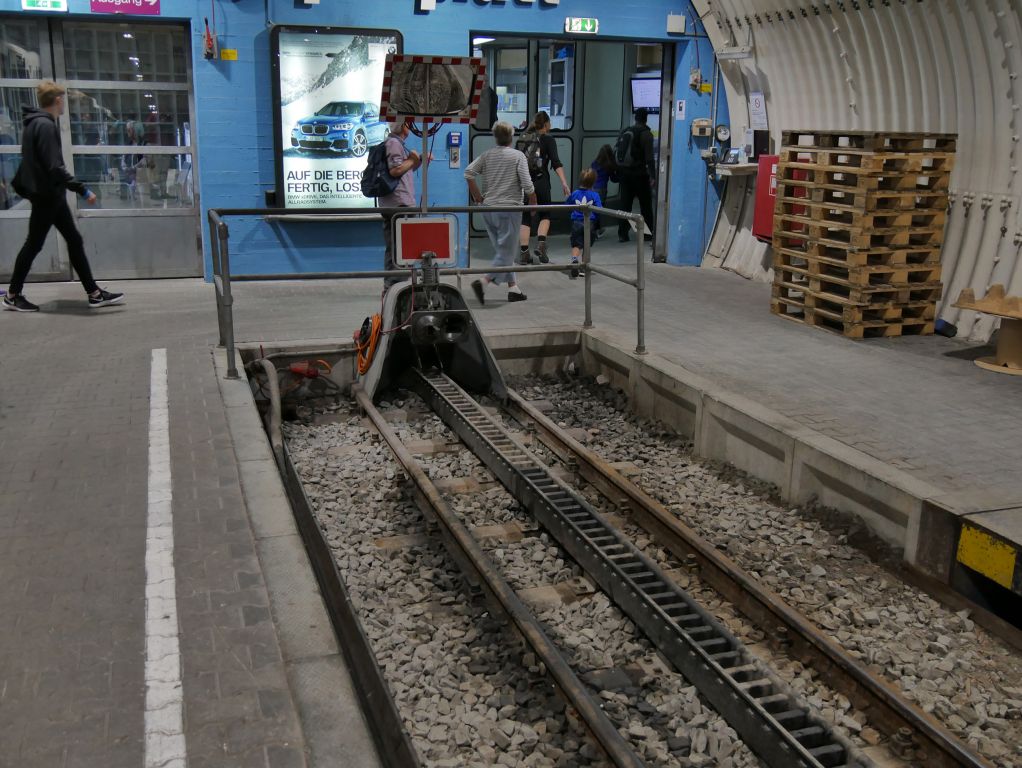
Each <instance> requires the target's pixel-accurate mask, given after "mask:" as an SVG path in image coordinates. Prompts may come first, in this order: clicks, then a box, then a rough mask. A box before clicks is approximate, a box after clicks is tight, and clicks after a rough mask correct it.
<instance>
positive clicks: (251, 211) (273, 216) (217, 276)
mask: <svg viewBox="0 0 1022 768" xmlns="http://www.w3.org/2000/svg"><path fill="white" fill-rule="evenodd" d="M410 210H411V209H409V208H360V209H358V211H357V212H355V211H353V212H352V213H351V214H343V213H340V214H339V213H335V212H333V213H323V211H322V210H320V209H318V208H210V209H209V210H208V212H207V214H206V218H207V221H208V223H209V247H210V253H211V255H212V260H213V286H214V294H215V296H216V308H217V325H218V326H219V332H220V346H222V347H224V349H225V351H226V353H227V378H229V379H236V378H238V366H237V350H236V344H235V340H234V293H233V290H232V284H233V283H235V282H257V281H276V280H363V279H367V278H377V279H378V278H387V277H406V276H407V275H408V270H373V271H363V272H307V273H290V274H246V275H232V274H231V258H230V247H229V245H228V243H229V240H230V229H229V228H228V226H227V222H226V221H224V219H225V218H226V217H230V216H261V217H263V218H264V220H269V221H287V220H288V219H291V220H292V221H294V220H301V221H305V222H316V221H323V222H324V223H327V222H337V221H344V220H352V221H357V220H359V219H361V220H363V221H364V220H365V217H366V216H367V215H370V214H380V215H382V216H384V217H386V216H393V215H397V214H407V213H409V211H410ZM525 211H550V212H555V211H582V212H583V213H584V214H586V215H584V216H583V227H584V234H583V238H582V240H583V242H582V261H581V262H580V263H579V264H577V265H574V264H538V265H535V266H510V267H472V266H469V267H455V268H450V269H441V270H440V275H442V276H455V277H457V278H458V281H459V284H460V280H461V276H462V275H483V274H493V273H505V272H522V273H528V272H569V271H571V270H572V269H580V270H581V271H582V273H583V275H584V277H585V320H584V322H583V326H582V327H583V328H591V327H592V326H593V292H592V276H593V274H598V275H603V276H604V277H609V278H611V279H612V280H617V281H618V282H621V283H624V284H625V285H630V286H632V287H633V288H635V292H636V315H637V319H636V345H635V352H636V353H637V354H640V355H644V354H646V303H645V302H646V297H645V291H646V269H645V261H644V259H643V256H644V253H643V245H644V238H643V237H642V234H641V233H642V232H643V231H644V226H643V225H644V220H643V218H642V215H641V214H638V213H625V212H624V211H615V210H612V209H610V208H600V207H597V206H592V205H563V204H561V205H478V206H464V205H463V206H446V207H436V208H433V207H431V208H430V209H429V212H430V213H468V214H472V213H504V212H508V213H514V212H525ZM589 213H598V214H600V215H601V216H607V217H608V218H612V219H623V220H625V221H632V222H634V223H635V224H636V229H637V230H638V232H639V236H638V237H637V238H636V248H635V269H636V276H635V277H634V278H633V277H629V276H627V275H622V274H619V273H617V272H614V271H613V270H610V269H607V268H605V267H600V266H597V265H594V264H592V263H591V262H590V256H591V252H590V244H589V240H590V234H591V231H592V222H591V221H590V217H589V215H588V214H589ZM292 217H295V218H292ZM297 217H300V219H299V218H297Z"/></svg>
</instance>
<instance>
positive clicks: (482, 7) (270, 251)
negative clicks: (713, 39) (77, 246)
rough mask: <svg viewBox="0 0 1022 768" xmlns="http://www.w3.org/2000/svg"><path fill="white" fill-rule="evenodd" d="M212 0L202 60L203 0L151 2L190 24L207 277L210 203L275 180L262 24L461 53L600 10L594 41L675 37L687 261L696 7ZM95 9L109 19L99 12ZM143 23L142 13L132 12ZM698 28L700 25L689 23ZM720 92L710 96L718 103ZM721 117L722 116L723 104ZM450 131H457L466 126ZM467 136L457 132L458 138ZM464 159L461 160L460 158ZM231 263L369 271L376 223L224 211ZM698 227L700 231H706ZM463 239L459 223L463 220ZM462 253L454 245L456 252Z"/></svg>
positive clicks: (695, 243)
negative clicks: (494, 37) (208, 47)
mask: <svg viewBox="0 0 1022 768" xmlns="http://www.w3.org/2000/svg"><path fill="white" fill-rule="evenodd" d="M214 2H215V4H216V22H217V24H216V25H217V32H218V34H219V43H220V47H221V48H231V49H235V50H237V52H238V60H237V61H220V60H217V61H206V60H205V59H203V58H202V31H203V17H204V16H207V15H208V14H209V11H210V5H209V3H208V2H205V1H202V2H197V1H196V0H161V13H162V18H163V19H179V20H180V19H185V20H188V21H189V22H190V24H191V31H192V58H193V70H194V83H195V96H196V111H197V114H196V123H197V145H198V169H199V175H198V181H199V195H200V201H201V205H202V232H203V240H204V248H205V251H206V273H207V276H208V274H209V245H208V242H206V240H207V238H208V229H207V226H206V218H205V212H206V210H207V209H208V208H209V207H216V208H252V207H263V205H264V198H263V193H264V191H265V190H268V189H272V188H273V187H274V183H275V182H274V158H273V131H274V109H273V104H272V95H271V94H272V91H271V86H270V33H269V26H270V25H272V24H292V25H309V26H315V25H320V26H335V27H370V28H380V29H397V30H399V31H400V32H401V33H402V35H403V37H404V50H405V52H409V53H412V52H414V53H423V54H446V55H458V54H460V55H464V54H467V53H469V50H468V46H469V43H468V40H469V33H470V32H515V33H530V34H536V35H546V36H550V35H558V34H561V33H563V29H564V19H565V17H566V16H572V15H575V16H595V17H598V18H599V19H600V25H601V34H600V38H602V39H608V38H618V39H624V40H647V41H663V42H675V43H677V49H678V50H677V53H678V55H677V69H678V73H679V74H678V77H677V78H676V82H677V83H678V93H677V94H676V96H675V98H676V99H685V100H686V102H687V110H686V112H687V114H686V120H685V121H684V122H682V121H677V123H676V126H675V128H676V133H675V149H674V156H673V162H672V172H671V178H670V181H669V183H670V184H671V199H672V205H671V210H670V211H669V217H670V218H669V233H670V238H669V259H668V260H669V261H670V262H671V263H675V264H698V263H699V258H700V256H701V243H702V239H703V233H702V230H703V224H704V223H703V222H701V221H700V219H701V218H702V211H703V195H704V189H705V184H704V182H705V176H706V174H705V164H704V163H703V161H702V160H701V159H700V157H699V150H700V149H701V148H702V145H699V144H697V143H695V142H693V143H691V145H690V143H689V141H688V136H689V128H688V122H689V121H690V120H691V119H692V118H694V117H709V116H710V105H711V99H712V97H711V96H709V95H698V94H696V93H695V92H694V91H692V90H691V89H689V88H688V71H689V68H690V67H691V66H694V65H695V64H694V63H695V60H696V49H697V47H698V58H699V63H700V65H701V69H702V73H703V77H704V78H707V79H708V78H710V77H711V75H712V71H713V52H712V49H711V47H710V46H709V44H708V43H707V41H706V40H705V38H692V37H685V38H682V37H679V36H669V35H667V34H666V31H665V30H666V21H667V15H668V13H669V12H671V13H678V12H681V11H682V8H684V9H685V13H686V14H687V15H688V16H689V19H690V23H689V31H690V33H691V32H692V30H693V24H692V21H693V20H695V19H696V15H695V14H694V12H692V10H691V8H690V6H689V4H688V3H687V2H683V0H642V2H633V3H623V2H621V0H561V3H560V5H558V6H545V5H540V4H539V2H540V0H535V2H533V3H530V4H525V5H522V4H520V3H519V2H517V0H507V2H503V3H501V2H497V1H496V0H494V2H484V1H483V0H439V2H438V4H437V8H436V10H434V11H431V12H428V13H422V12H419V11H417V6H418V2H417V0H370V1H367V2H353V1H352V0H323V2H321V3H320V4H319V5H314V6H303V5H299V4H298V3H297V2H296V0H267V2H266V3H265V4H264V2H261V1H260V0H238V1H237V2H225V1H224V0H214ZM19 9H20V2H19V1H18V0H0V12H12V11H13V12H19V13H20V12H21V11H20V10H19ZM69 10H70V14H71V15H72V16H80V15H86V16H87V15H89V3H88V0H69ZM102 18H111V17H109V16H105V17H102ZM136 18H137V19H138V20H139V21H143V20H144V17H136ZM698 30H699V31H700V32H702V30H701V28H698ZM724 101H725V100H724V99H723V98H722V99H721V106H722V107H723V104H724ZM724 109H725V114H724V115H723V116H726V108H724ZM461 130H464V131H466V132H467V128H466V127H462V128H461ZM446 133H447V131H441V132H440V134H439V135H438V136H437V138H436V144H435V146H436V150H435V152H436V154H437V156H438V159H440V160H441V162H438V163H436V164H435V166H434V167H433V169H431V172H430V195H429V197H430V202H431V203H432V204H448V205H463V204H465V203H466V201H467V194H466V191H465V183H464V180H463V176H462V171H460V170H451V169H449V168H447V165H446V163H445V162H442V160H443V155H444V153H445V151H446V149H445V146H446ZM465 138H467V135H466V137H465ZM464 164H465V163H464V161H463V165H464ZM709 193H710V194H709V198H708V199H707V201H706V202H707V204H706V210H707V217H706V220H707V221H709V224H710V226H712V221H713V217H714V216H715V215H716V210H717V207H718V204H719V195H718V191H717V190H716V189H714V188H712V187H711V188H710V189H709ZM230 228H231V251H232V267H233V269H234V271H235V272H238V273H241V272H262V273H268V272H302V271H334V270H356V269H377V268H380V267H381V266H382V260H383V249H382V244H381V241H380V235H379V224H378V223H346V224H338V225H317V224H267V223H265V222H263V221H262V220H261V219H260V218H258V217H253V218H252V219H237V220H231V222H230ZM707 236H708V230H707ZM462 239H463V245H465V244H466V240H467V227H465V226H464V225H463V226H462ZM463 258H464V254H463Z"/></svg>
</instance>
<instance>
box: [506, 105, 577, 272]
mask: <svg viewBox="0 0 1022 768" xmlns="http://www.w3.org/2000/svg"><path fill="white" fill-rule="evenodd" d="M515 149H517V150H518V151H519V152H521V153H522V154H523V155H525V162H526V165H527V166H528V169H529V175H530V176H531V177H532V183H533V185H534V186H535V188H536V199H537V200H538V201H539V203H538V204H539V205H550V204H551V203H552V202H553V198H552V197H551V190H550V170H551V169H553V171H554V173H556V174H557V177H558V178H559V179H560V180H561V191H562V192H563V193H564V195H565V197H567V196H568V195H570V194H571V187H569V186H568V179H567V177H565V175H564V163H562V162H561V158H560V157H559V156H558V154H557V142H556V141H555V140H554V137H553V136H551V135H550V115H548V114H547V113H546V112H543V111H540V112H537V113H536V117H535V118H533V120H532V124H531V125H530V126H529V128H528V129H527V130H526V131H525V132H524V133H523V134H522V135H521V136H519V137H518V140H517V141H516V142H515ZM533 223H536V250H535V252H534V253H535V255H536V258H537V259H539V262H540V263H541V264H549V263H550V258H549V257H548V256H547V252H546V238H547V235H548V234H549V232H550V212H549V211H533V212H531V213H523V214H522V226H521V229H520V231H519V234H520V237H519V241H518V245H519V248H518V251H519V253H518V263H519V264H531V263H532V256H530V255H529V237H530V236H531V234H532V224H533Z"/></svg>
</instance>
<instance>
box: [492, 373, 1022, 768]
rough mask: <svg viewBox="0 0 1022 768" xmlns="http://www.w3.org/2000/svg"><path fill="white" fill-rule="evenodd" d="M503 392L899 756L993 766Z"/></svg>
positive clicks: (519, 415)
mask: <svg viewBox="0 0 1022 768" xmlns="http://www.w3.org/2000/svg"><path fill="white" fill-rule="evenodd" d="M509 395H510V398H511V399H510V403H509V412H510V413H511V414H512V415H513V416H514V418H515V419H516V420H517V421H518V422H519V423H521V424H522V425H523V426H524V427H525V428H526V429H527V430H530V431H531V430H536V434H537V436H538V437H539V439H540V440H541V441H542V442H543V444H544V445H546V446H547V448H549V449H550V450H551V451H553V453H554V455H556V456H557V457H558V458H559V459H560V460H561V461H564V462H566V463H571V462H573V461H574V462H577V464H578V471H579V475H580V476H581V477H582V478H584V479H585V480H586V481H587V482H589V483H591V484H592V485H593V486H594V487H595V488H596V489H597V490H599V491H600V493H602V494H603V495H604V496H605V497H607V498H608V499H611V500H612V501H613V502H614V504H615V505H617V506H618V507H619V508H621V509H627V510H630V511H631V514H632V515H633V519H634V522H636V523H637V524H639V525H640V526H641V527H642V528H644V529H645V530H646V531H647V532H648V533H650V534H651V535H652V536H653V537H654V539H655V540H656V541H657V543H658V544H660V545H661V546H662V547H664V548H665V549H667V550H668V551H669V552H671V553H672V554H673V555H675V557H677V558H679V559H680V560H683V561H685V562H686V564H689V563H692V564H694V565H695V567H697V568H699V569H700V578H701V579H703V580H704V581H705V582H706V583H708V584H710V585H711V586H712V587H713V588H714V589H716V590H717V591H718V592H720V593H721V595H723V596H724V597H725V598H726V599H728V600H730V601H731V602H732V603H734V605H735V606H736V607H737V608H738V609H739V610H740V611H741V612H742V613H743V614H744V615H745V616H746V618H748V619H749V621H751V622H752V623H753V624H754V625H755V626H759V627H774V630H773V632H772V634H771V635H768V637H771V638H772V640H773V644H774V645H775V646H778V647H782V648H783V649H784V652H785V653H787V654H788V656H789V657H790V658H793V659H797V660H799V661H801V662H802V663H803V664H805V665H806V666H810V667H812V668H813V669H814V670H815V671H816V672H817V673H819V675H820V679H821V680H823V681H824V682H825V683H826V684H827V685H829V686H830V687H831V688H833V689H834V690H836V691H838V692H840V693H843V694H844V695H845V696H847V697H848V699H849V700H850V701H851V702H852V703H853V705H854V706H855V707H856V708H858V709H861V710H863V711H864V712H866V714H867V716H868V717H869V721H870V724H871V725H872V726H873V727H874V728H877V729H878V730H879V731H881V732H882V733H884V734H886V735H887V736H888V737H889V739H890V744H889V745H888V746H889V747H890V748H891V750H892V751H893V752H894V753H895V755H896V756H897V757H899V758H900V759H902V760H905V761H910V762H913V763H919V764H925V765H927V766H928V768H990V767H991V766H992V764H991V763H990V762H989V761H987V760H986V759H984V758H982V757H980V756H979V755H976V754H974V753H973V752H971V751H970V750H969V749H968V748H967V747H966V746H965V745H964V744H963V743H962V742H961V741H960V740H959V739H958V738H956V737H955V736H954V735H953V734H951V733H950V732H949V731H948V730H947V729H946V728H945V727H944V726H943V725H942V724H941V723H940V722H939V721H937V720H936V719H935V718H934V717H933V716H932V715H930V714H927V713H924V712H923V711H922V710H920V709H918V708H916V707H914V706H913V705H912V704H910V703H909V702H907V701H905V699H904V698H902V696H900V695H899V694H898V693H897V691H895V690H894V689H893V688H892V687H891V686H890V685H889V684H888V683H886V682H885V681H883V680H882V679H880V678H879V677H877V676H876V675H874V674H873V673H872V672H870V671H869V670H868V669H867V668H866V667H864V666H863V665H862V664H859V663H858V662H857V661H855V659H853V658H852V657H851V656H850V655H848V653H847V651H845V650H844V649H843V648H842V647H841V646H840V645H838V644H837V642H835V641H834V640H832V639H831V638H830V637H828V636H827V634H826V633H824V632H821V631H820V630H819V629H817V628H816V627H815V625H813V624H812V622H810V621H809V620H808V619H806V618H805V617H804V616H802V614H800V613H799V612H798V611H796V610H795V609H794V608H791V607H790V606H789V605H787V604H786V603H785V602H784V601H783V600H782V599H781V598H780V596H778V595H777V594H775V593H774V592H772V591H770V590H769V589H768V588H767V587H765V586H763V584H761V583H760V582H758V581H757V580H756V579H755V578H753V577H752V576H751V575H750V574H749V573H747V572H746V571H744V570H742V569H741V568H740V567H739V566H738V565H737V564H736V563H735V562H734V561H732V560H731V559H730V558H728V557H727V556H726V555H724V554H723V553H722V552H720V551H719V550H717V548H716V547H714V546H713V545H712V544H710V543H709V542H707V541H706V540H704V539H703V538H701V537H700V536H699V535H698V534H697V533H696V532H695V531H693V530H692V529H691V528H689V527H688V526H686V525H685V524H684V523H682V522H681V520H679V519H678V518H677V517H675V516H674V515H673V514H672V513H671V512H670V511H668V509H667V508H666V507H665V506H664V505H663V504H661V503H660V502H658V501H657V500H656V499H654V498H653V497H652V496H650V495H649V494H647V493H646V492H645V491H643V490H642V489H641V488H639V487H638V486H637V485H635V483H633V482H632V481H631V480H629V479H627V478H625V477H624V476H623V475H621V474H620V473H619V472H618V471H617V470H615V469H614V467H612V466H610V465H608V464H607V462H606V461H604V459H603V458H601V457H600V456H599V455H597V454H596V453H594V452H593V451H591V450H589V449H588V448H587V447H585V446H584V445H582V444H581V443H579V442H578V441H577V440H575V439H573V438H572V437H571V436H569V435H568V434H566V433H565V431H564V430H563V429H561V428H560V427H559V426H558V425H557V424H556V423H555V422H554V421H553V420H552V419H550V418H549V417H548V416H547V415H545V414H544V413H542V412H540V411H539V410H538V409H536V408H535V407H534V406H533V405H532V404H531V403H529V402H528V401H526V400H525V399H524V398H523V397H522V396H521V395H520V394H518V393H517V392H509ZM1002 639H1003V636H1002ZM1009 641H1010V639H1009Z"/></svg>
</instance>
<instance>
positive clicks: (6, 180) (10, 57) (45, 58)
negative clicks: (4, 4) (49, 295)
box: [0, 17, 71, 284]
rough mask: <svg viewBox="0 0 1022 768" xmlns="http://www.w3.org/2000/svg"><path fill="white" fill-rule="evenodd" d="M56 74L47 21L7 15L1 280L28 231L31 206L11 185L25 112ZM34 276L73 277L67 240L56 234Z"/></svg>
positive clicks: (3, 32) (1, 64)
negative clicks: (40, 87)
mask: <svg viewBox="0 0 1022 768" xmlns="http://www.w3.org/2000/svg"><path fill="white" fill-rule="evenodd" d="M52 77H53V57H52V56H51V54H50V37H49V34H48V29H47V23H46V21H45V20H44V19H25V18H20V17H19V18H11V17H3V23H2V24H0V243H3V244H4V247H3V248H2V249H0V282H2V283H4V284H6V282H7V280H9V279H10V276H11V272H12V271H13V270H14V259H15V257H16V256H17V254H18V249H19V248H20V247H21V244H22V243H23V242H24V240H25V237H26V236H27V235H28V217H29V214H30V213H31V206H30V205H29V202H28V201H27V200H23V199H22V198H21V197H19V196H18V194H17V193H16V192H15V191H14V188H13V187H12V186H11V180H12V179H13V178H14V174H15V173H16V172H17V170H18V166H19V165H20V164H21V130H22V112H23V110H24V108H25V107H33V106H35V104H36V97H35V88H36V84H37V83H38V82H39V81H40V80H42V79H45V78H52ZM65 162H68V158H65ZM32 277H33V278H34V279H37V280H39V279H42V280H67V279H69V278H70V277H71V265H70V263H69V262H68V259H67V251H66V250H65V247H64V241H63V240H61V239H60V237H59V236H58V235H57V233H56V231H52V232H50V236H49V237H48V238H47V239H46V245H45V247H44V248H43V251H42V253H40V254H39V255H38V256H37V257H36V260H35V263H34V264H33V266H32Z"/></svg>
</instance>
